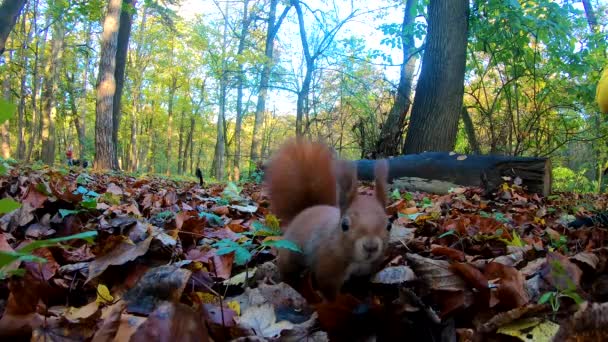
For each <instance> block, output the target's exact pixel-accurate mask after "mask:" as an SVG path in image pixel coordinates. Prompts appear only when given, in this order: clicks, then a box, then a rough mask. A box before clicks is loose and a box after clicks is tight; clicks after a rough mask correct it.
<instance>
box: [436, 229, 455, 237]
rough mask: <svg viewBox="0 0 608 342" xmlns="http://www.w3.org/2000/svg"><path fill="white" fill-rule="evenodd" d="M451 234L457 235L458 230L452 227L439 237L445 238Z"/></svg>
mask: <svg viewBox="0 0 608 342" xmlns="http://www.w3.org/2000/svg"><path fill="white" fill-rule="evenodd" d="M450 235H456V231H455V230H454V229H450V230H448V231H447V232H445V233H443V234H441V235H439V238H440V239H441V238H444V237H446V236H450Z"/></svg>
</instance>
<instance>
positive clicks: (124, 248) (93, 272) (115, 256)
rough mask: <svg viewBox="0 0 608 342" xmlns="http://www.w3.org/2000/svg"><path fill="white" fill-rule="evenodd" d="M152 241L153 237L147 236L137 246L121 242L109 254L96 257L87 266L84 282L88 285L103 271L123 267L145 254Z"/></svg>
mask: <svg viewBox="0 0 608 342" xmlns="http://www.w3.org/2000/svg"><path fill="white" fill-rule="evenodd" d="M152 239H153V237H152V236H149V237H148V238H147V239H145V240H144V241H141V242H139V243H138V244H130V243H127V242H124V241H123V242H122V243H120V244H119V245H118V246H116V247H115V248H114V249H112V250H111V251H110V252H109V253H107V254H105V255H102V256H100V257H97V258H96V259H95V260H93V261H92V262H91V263H90V264H89V277H88V278H87V281H86V282H87V283H88V282H89V281H91V279H93V278H96V277H97V276H99V275H100V274H102V273H103V271H105V270H106V269H107V268H108V267H109V266H111V265H123V264H124V263H126V262H128V261H132V260H135V259H136V258H138V257H140V256H142V255H144V254H146V252H147V251H148V248H150V242H152Z"/></svg>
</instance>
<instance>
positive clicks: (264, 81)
mask: <svg viewBox="0 0 608 342" xmlns="http://www.w3.org/2000/svg"><path fill="white" fill-rule="evenodd" d="M278 3H279V0H270V11H269V12H268V24H267V28H266V47H265V48H264V53H265V58H266V59H265V61H264V65H263V66H262V72H261V74H260V85H259V91H258V102H257V104H256V107H255V121H254V124H253V137H252V141H251V153H250V158H249V159H250V162H249V170H250V171H251V170H253V168H254V167H255V164H256V163H257V161H258V158H259V156H260V147H261V146H260V142H261V141H262V138H261V130H262V125H263V124H264V111H265V110H266V96H267V94H268V84H269V82H270V72H271V70H272V65H273V63H274V60H273V53H274V38H275V37H276V35H277V32H278V30H279V27H280V26H281V23H282V22H283V18H285V16H286V15H287V12H288V11H289V9H290V8H291V6H288V7H286V8H285V10H284V11H283V13H282V14H281V16H280V17H279V20H277V21H276V22H275V19H276V12H277V4H278Z"/></svg>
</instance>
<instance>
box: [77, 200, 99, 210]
mask: <svg viewBox="0 0 608 342" xmlns="http://www.w3.org/2000/svg"><path fill="white" fill-rule="evenodd" d="M80 205H81V206H82V207H83V208H86V209H97V200H96V199H95V198H87V199H86V200H84V201H82V202H80Z"/></svg>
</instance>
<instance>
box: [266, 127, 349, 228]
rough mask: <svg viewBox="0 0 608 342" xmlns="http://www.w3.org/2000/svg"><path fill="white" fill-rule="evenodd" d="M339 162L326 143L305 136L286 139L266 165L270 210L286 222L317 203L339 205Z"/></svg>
mask: <svg viewBox="0 0 608 342" xmlns="http://www.w3.org/2000/svg"><path fill="white" fill-rule="evenodd" d="M335 168H336V163H335V162H334V156H333V153H332V151H331V150H330V149H329V148H328V147H327V146H326V145H324V144H322V143H318V142H312V141H309V140H305V139H292V140H289V141H287V142H286V143H284V144H283V145H282V146H281V147H280V148H279V150H278V151H277V152H276V153H275V155H274V156H273V158H272V159H271V161H270V162H269V164H268V166H267V167H266V170H265V171H266V176H265V180H266V186H267V188H268V193H269V196H270V210H271V211H272V213H273V214H275V215H276V216H277V217H278V218H279V219H280V220H281V224H282V225H283V226H284V225H286V224H288V223H289V222H290V221H291V220H292V219H293V218H294V217H295V216H296V215H298V214H299V213H300V212H302V211H303V210H304V209H306V208H308V207H312V206H315V205H330V206H336V205H337V201H338V199H337V192H336V190H337V183H336V170H335Z"/></svg>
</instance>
